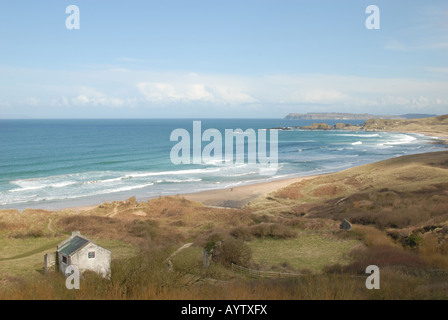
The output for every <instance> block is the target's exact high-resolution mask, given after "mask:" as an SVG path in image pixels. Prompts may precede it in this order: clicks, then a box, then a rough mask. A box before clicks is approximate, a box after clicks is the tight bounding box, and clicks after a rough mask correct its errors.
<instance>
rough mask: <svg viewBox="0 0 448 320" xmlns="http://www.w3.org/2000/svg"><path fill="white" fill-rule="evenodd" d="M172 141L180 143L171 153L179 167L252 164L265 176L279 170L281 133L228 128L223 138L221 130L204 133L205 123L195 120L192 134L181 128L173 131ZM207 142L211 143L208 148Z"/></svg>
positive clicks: (171, 157) (172, 159)
mask: <svg viewBox="0 0 448 320" xmlns="http://www.w3.org/2000/svg"><path fill="white" fill-rule="evenodd" d="M267 132H269V143H268V139H267V138H268V134H267ZM170 141H177V142H178V143H177V144H175V145H174V146H173V147H172V149H171V152H170V159H171V162H172V163H173V164H175V165H179V164H216V165H226V166H233V165H239V164H250V165H254V166H256V167H257V168H258V169H259V173H260V174H261V175H275V174H276V173H277V170H278V130H266V129H259V130H258V134H257V132H256V131H255V130H254V129H247V130H245V131H243V130H241V129H225V133H224V139H223V135H222V133H221V132H220V131H219V130H217V129H207V130H205V131H204V132H202V123H201V121H193V132H192V135H190V132H188V130H186V129H183V128H178V129H175V130H173V131H172V132H171V135H170ZM203 142H207V144H206V145H205V146H204V147H202V143H203ZM268 145H269V154H268ZM223 147H224V149H223ZM223 150H224V152H223Z"/></svg>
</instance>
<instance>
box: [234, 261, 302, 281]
mask: <svg viewBox="0 0 448 320" xmlns="http://www.w3.org/2000/svg"><path fill="white" fill-rule="evenodd" d="M232 271H233V272H235V273H241V274H244V275H246V276H249V277H253V278H296V277H300V276H303V274H299V273H285V272H275V271H259V270H254V269H249V268H245V267H241V266H238V265H236V264H233V263H232Z"/></svg>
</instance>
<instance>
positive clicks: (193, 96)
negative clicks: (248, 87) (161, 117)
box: [137, 73, 256, 104]
mask: <svg viewBox="0 0 448 320" xmlns="http://www.w3.org/2000/svg"><path fill="white" fill-rule="evenodd" d="M197 77H199V75H198V74H195V73H190V74H188V75H187V76H186V77H182V76H181V77H180V78H184V81H179V80H174V79H173V80H172V82H169V83H167V82H139V83H137V88H138V89H139V90H140V92H141V93H142V94H143V95H144V96H145V97H146V99H147V100H148V101H149V102H163V103H170V102H186V103H189V102H207V103H214V104H245V103H253V102H256V99H254V98H253V97H251V96H250V95H248V94H246V93H244V92H242V91H241V90H238V88H236V87H234V86H232V85H230V84H224V85H223V84H218V83H217V80H218V79H219V78H216V79H210V78H209V79H201V80H205V81H206V82H207V84H204V83H195V82H191V80H197V79H191V78H197Z"/></svg>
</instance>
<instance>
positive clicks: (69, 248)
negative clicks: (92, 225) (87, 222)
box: [58, 236, 90, 256]
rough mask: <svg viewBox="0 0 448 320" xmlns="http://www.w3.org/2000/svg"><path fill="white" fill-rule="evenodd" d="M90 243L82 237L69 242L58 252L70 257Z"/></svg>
mask: <svg viewBox="0 0 448 320" xmlns="http://www.w3.org/2000/svg"><path fill="white" fill-rule="evenodd" d="M88 242H90V241H89V240H87V239H84V238H81V237H78V236H76V237H74V238H73V239H71V240H70V241H69V242H67V243H66V244H64V246H63V247H62V248H60V249H59V250H58V251H59V252H60V253H62V254H63V255H66V256H69V255H71V254H72V253H73V252H75V251H77V250H78V249H80V248H82V247H83V246H84V245H85V244H86V243H88Z"/></svg>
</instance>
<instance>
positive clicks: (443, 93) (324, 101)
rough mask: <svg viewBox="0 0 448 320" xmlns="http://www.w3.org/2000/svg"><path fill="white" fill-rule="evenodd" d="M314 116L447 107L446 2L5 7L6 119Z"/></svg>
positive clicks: (2, 94)
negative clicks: (74, 24)
mask: <svg viewBox="0 0 448 320" xmlns="http://www.w3.org/2000/svg"><path fill="white" fill-rule="evenodd" d="M70 5H76V6H77V7H78V8H79V23H80V25H79V26H80V28H79V29H71V30H70V29H68V28H67V26H66V20H67V19H69V21H72V20H71V18H72V17H71V13H72V12H69V13H66V8H67V7H68V6H70ZM369 5H376V6H377V7H378V9H379V20H378V21H379V27H380V28H379V29H368V28H367V27H366V20H367V19H368V18H369V16H370V15H371V12H369V13H366V8H367V7H368V6H369ZM375 22H377V21H375ZM306 112H351V113H371V114H376V115H383V114H408V113H428V114H446V113H448V1H446V0H427V1H420V0H393V1H391V0H369V1H364V0H163V1H161V0H157V1H153V0H142V1H140V0H128V1H118V0H117V1H105V0H70V1H62V0H45V1H35V0H20V1H13V0H5V1H1V2H0V119H1V118H3V119H5V118H26V119H28V118H282V117H284V116H285V115H286V114H288V113H306Z"/></svg>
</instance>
